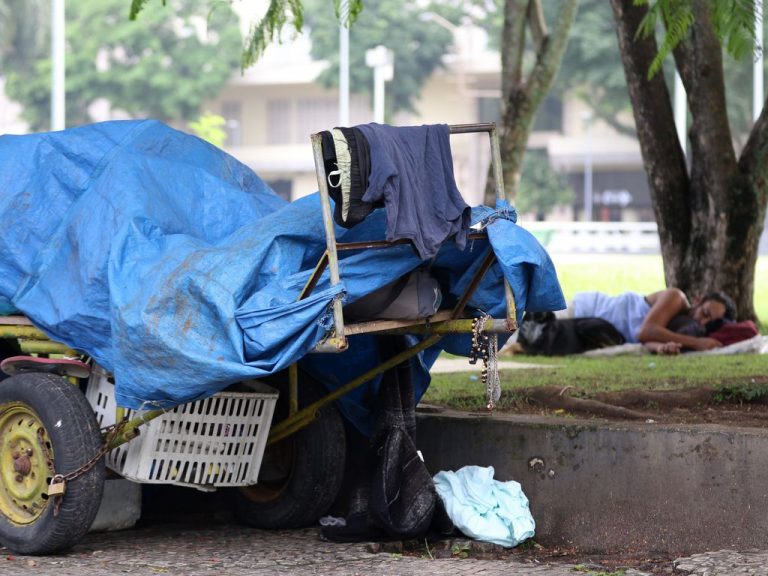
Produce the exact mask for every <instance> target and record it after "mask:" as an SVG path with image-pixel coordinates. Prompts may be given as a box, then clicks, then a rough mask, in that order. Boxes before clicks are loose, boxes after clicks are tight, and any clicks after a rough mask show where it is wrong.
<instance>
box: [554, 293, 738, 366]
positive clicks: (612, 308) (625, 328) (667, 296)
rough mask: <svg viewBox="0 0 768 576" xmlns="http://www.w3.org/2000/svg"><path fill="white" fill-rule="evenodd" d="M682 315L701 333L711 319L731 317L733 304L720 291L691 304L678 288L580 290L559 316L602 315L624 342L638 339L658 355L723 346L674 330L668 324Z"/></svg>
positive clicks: (734, 314)
mask: <svg viewBox="0 0 768 576" xmlns="http://www.w3.org/2000/svg"><path fill="white" fill-rule="evenodd" d="M681 315H687V316H688V318H689V319H690V320H689V322H690V321H691V320H692V321H693V322H692V323H695V325H698V326H700V327H701V333H704V332H705V330H704V328H705V327H706V326H707V325H708V324H710V325H711V323H712V322H715V321H718V320H734V319H735V317H736V306H735V305H734V303H733V300H731V298H730V297H728V296H727V295H726V294H724V293H722V292H711V293H709V294H707V295H706V296H704V297H700V298H697V299H696V300H694V302H693V306H691V304H690V303H689V302H688V298H687V297H686V296H685V294H684V293H683V291H682V290H680V289H678V288H667V289H666V290H660V291H658V292H654V293H652V294H648V295H647V296H643V295H642V294H637V293H635V292H625V293H624V294H620V295H619V296H608V295H606V294H603V293H601V292H580V293H578V294H576V295H575V297H574V299H573V301H572V302H571V303H570V305H569V307H568V309H567V310H566V311H565V314H564V315H563V316H561V317H571V318H582V317H597V318H602V319H603V320H607V321H608V322H610V323H611V324H613V325H614V326H615V327H616V329H617V330H618V331H619V332H621V334H622V335H623V336H624V338H625V339H626V341H627V342H641V343H642V344H644V345H645V346H646V348H648V349H649V350H650V351H651V352H655V353H657V354H678V353H680V351H681V350H683V349H686V350H711V349H712V348H719V347H720V346H722V344H721V343H720V341H718V340H715V339H714V338H709V337H707V336H698V335H696V336H694V335H691V333H690V331H686V330H681V331H679V332H678V331H675V328H674V327H673V326H671V325H670V323H671V322H672V321H673V319H676V318H677V317H679V316H681ZM686 332H688V333H686Z"/></svg>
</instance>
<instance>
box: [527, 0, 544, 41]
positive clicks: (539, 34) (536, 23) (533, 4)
mask: <svg viewBox="0 0 768 576" xmlns="http://www.w3.org/2000/svg"><path fill="white" fill-rule="evenodd" d="M527 18H528V23H529V25H530V27H531V36H532V37H533V42H534V44H535V45H536V46H535V48H536V52H540V51H541V50H542V44H543V42H544V39H545V38H546V37H547V35H548V32H547V23H546V21H545V20H544V10H543V9H542V7H541V0H531V1H530V3H529V4H528V14H527Z"/></svg>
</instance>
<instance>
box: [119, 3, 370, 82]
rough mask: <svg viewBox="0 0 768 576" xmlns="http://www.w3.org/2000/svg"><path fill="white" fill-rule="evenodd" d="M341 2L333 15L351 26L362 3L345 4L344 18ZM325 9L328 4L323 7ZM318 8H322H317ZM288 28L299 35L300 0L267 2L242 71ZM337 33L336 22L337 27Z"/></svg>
mask: <svg viewBox="0 0 768 576" xmlns="http://www.w3.org/2000/svg"><path fill="white" fill-rule="evenodd" d="M133 1H134V2H146V1H147V0H133ZM341 2H342V0H334V14H335V16H336V19H337V20H338V21H343V22H344V24H345V25H347V26H350V25H352V24H353V23H354V22H355V20H357V17H358V16H359V15H360V13H361V12H362V10H363V0H348V14H347V16H346V18H344V15H342V14H341V8H342V6H341ZM324 4H325V6H323V7H322V8H327V2H325V3H324ZM318 8H321V7H318ZM286 25H288V26H289V27H290V28H292V29H293V31H294V33H295V34H299V33H301V31H302V28H303V27H304V2H303V1H302V0H270V2H269V6H268V7H267V11H266V13H265V15H264V17H263V18H262V19H261V20H259V22H258V23H256V24H255V25H254V26H253V27H252V28H251V31H250V33H249V34H248V39H247V40H246V43H245V49H244V50H243V56H242V63H241V64H242V67H243V69H245V68H247V67H248V66H251V65H252V64H253V63H254V62H256V60H258V59H259V57H261V55H262V54H263V53H264V50H266V49H267V46H269V44H270V43H272V42H275V41H277V42H280V41H282V36H281V34H282V32H283V30H284V28H285V27H286ZM336 28H337V29H338V22H337V23H336Z"/></svg>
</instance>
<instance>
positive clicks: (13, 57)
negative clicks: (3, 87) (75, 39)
mask: <svg viewBox="0 0 768 576" xmlns="http://www.w3.org/2000/svg"><path fill="white" fill-rule="evenodd" d="M50 12H51V7H50V2H46V1H45V0H0V71H4V70H7V69H8V68H13V67H25V66H29V65H30V63H31V62H33V61H34V60H35V59H36V58H37V57H39V56H40V55H41V54H44V53H45V51H46V50H48V49H49V48H50V47H49V45H48V42H47V40H48V34H49V28H50Z"/></svg>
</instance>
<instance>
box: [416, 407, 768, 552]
mask: <svg viewBox="0 0 768 576" xmlns="http://www.w3.org/2000/svg"><path fill="white" fill-rule="evenodd" d="M417 440H418V445H419V448H420V449H421V451H422V453H423V454H424V457H425V460H426V463H427V466H428V467H429V469H430V471H432V472H433V473H435V472H437V471H438V470H458V469H459V468H461V467H462V466H465V465H469V464H474V465H479V466H493V467H494V468H495V470H496V479H497V480H517V481H518V482H520V484H521V485H522V487H523V491H524V492H525V494H526V495H527V496H528V498H529V500H530V504H531V512H532V513H533V517H534V519H535V520H536V524H537V526H536V540H537V541H538V542H539V543H541V544H543V545H545V546H576V547H578V548H581V549H582V550H583V551H584V552H589V553H607V552H618V551H621V552H643V553H648V552H659V553H668V554H678V555H685V554H691V553H695V552H703V551H706V550H719V549H723V548H730V549H736V550H746V549H750V548H762V547H764V546H765V534H766V532H767V531H768V485H767V481H768V431H767V430H763V429H757V428H730V427H729V428H725V427H720V426H714V425H696V426H665V425H659V424H634V423H629V424H623V423H611V422H605V421H600V422H598V421H579V420H571V419H568V420H567V421H565V420H563V419H556V418H544V417H528V416H512V415H493V416H489V415H485V414H467V413H458V412H451V411H440V412H438V413H432V414H424V413H419V415H418V438H417Z"/></svg>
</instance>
